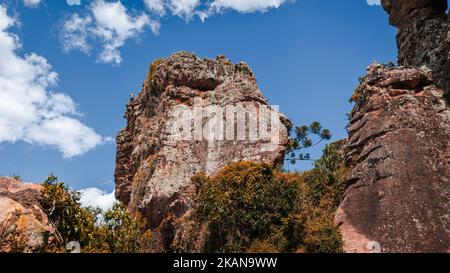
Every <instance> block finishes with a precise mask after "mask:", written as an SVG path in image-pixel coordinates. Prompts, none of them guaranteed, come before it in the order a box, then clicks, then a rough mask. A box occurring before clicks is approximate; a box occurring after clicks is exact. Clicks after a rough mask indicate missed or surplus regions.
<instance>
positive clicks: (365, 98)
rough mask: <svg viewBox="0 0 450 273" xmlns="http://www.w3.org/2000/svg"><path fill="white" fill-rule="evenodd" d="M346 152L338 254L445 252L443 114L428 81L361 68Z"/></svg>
mask: <svg viewBox="0 0 450 273" xmlns="http://www.w3.org/2000/svg"><path fill="white" fill-rule="evenodd" d="M357 92H359V95H358V96H357V97H358V99H357V101H356V106H355V108H354V109H353V111H352V112H351V122H350V127H349V128H348V132H349V138H348V143H347V144H346V145H347V146H346V148H345V153H346V161H347V164H348V165H350V166H351V167H352V171H351V174H350V175H349V176H348V186H349V187H348V189H347V191H346V195H345V198H344V200H343V202H342V203H341V206H340V207H339V210H338V212H337V213H336V218H335V220H336V224H338V225H340V230H341V232H342V236H343V240H344V242H345V246H344V249H345V251H347V252H371V251H372V249H371V248H372V247H374V246H376V245H377V244H378V243H379V244H380V245H381V251H383V252H448V251H450V137H449V136H450V110H449V109H448V106H447V105H446V101H445V99H444V98H443V94H444V92H443V90H442V89H439V88H438V87H436V86H435V85H434V84H433V81H432V78H431V75H428V74H427V73H426V72H424V71H422V70H420V69H417V68H409V67H400V68H396V69H385V68H383V66H381V65H372V66H370V67H369V68H368V75H367V76H366V78H365V80H364V81H363V83H362V84H361V86H360V87H359V88H358V89H357Z"/></svg>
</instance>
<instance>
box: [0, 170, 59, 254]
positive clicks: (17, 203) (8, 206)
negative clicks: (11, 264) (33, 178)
mask: <svg viewBox="0 0 450 273" xmlns="http://www.w3.org/2000/svg"><path fill="white" fill-rule="evenodd" d="M41 198H42V197H41V186H39V185H37V184H26V183H22V182H20V181H17V180H15V179H12V178H6V177H0V252H10V251H18V252H34V251H36V250H37V249H38V248H39V247H41V246H42V244H43V240H44V238H43V236H44V233H45V232H49V233H50V234H53V233H54V232H55V229H54V228H53V227H52V225H51V224H50V223H49V221H48V218H47V215H46V214H45V213H44V211H43V210H42V208H41V206H40V200H41Z"/></svg>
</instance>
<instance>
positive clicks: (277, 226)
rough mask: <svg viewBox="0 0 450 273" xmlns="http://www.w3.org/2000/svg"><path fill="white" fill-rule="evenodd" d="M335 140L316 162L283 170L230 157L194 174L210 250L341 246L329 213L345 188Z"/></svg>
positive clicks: (196, 209) (300, 249) (298, 249)
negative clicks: (209, 171) (211, 170)
mask: <svg viewBox="0 0 450 273" xmlns="http://www.w3.org/2000/svg"><path fill="white" fill-rule="evenodd" d="M340 162H342V158H341V155H340V153H339V149H338V145H337V144H332V145H328V146H327V147H326V148H325V150H324V155H323V156H322V158H321V159H319V160H318V161H317V162H316V163H315V168H314V169H313V170H311V171H308V172H305V173H287V172H283V171H280V170H278V169H274V168H272V167H271V166H269V165H267V164H260V163H251V162H241V163H234V164H231V165H229V166H227V167H225V168H224V169H223V170H221V171H220V172H219V173H218V174H217V175H215V176H213V177H208V176H206V175H205V174H198V175H196V176H195V177H193V182H194V183H195V185H196V186H197V197H196V202H195V204H196V205H195V207H194V217H196V219H197V220H198V221H203V222H205V223H209V229H210V235H209V237H208V238H207V242H206V250H207V251H209V252H243V251H247V252H341V251H342V241H341V238H340V234H339V232H338V230H337V229H336V228H335V227H334V225H333V215H334V211H335V210H336V208H337V206H338V204H339V202H340V199H341V198H342V195H343V191H344V183H343V181H344V179H343V177H344V174H345V168H344V167H343V165H342V164H340Z"/></svg>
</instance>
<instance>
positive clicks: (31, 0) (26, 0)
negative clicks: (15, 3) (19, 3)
mask: <svg viewBox="0 0 450 273" xmlns="http://www.w3.org/2000/svg"><path fill="white" fill-rule="evenodd" d="M40 3H41V0H23V4H24V5H25V6H27V7H32V8H35V7H37V6H39V4H40Z"/></svg>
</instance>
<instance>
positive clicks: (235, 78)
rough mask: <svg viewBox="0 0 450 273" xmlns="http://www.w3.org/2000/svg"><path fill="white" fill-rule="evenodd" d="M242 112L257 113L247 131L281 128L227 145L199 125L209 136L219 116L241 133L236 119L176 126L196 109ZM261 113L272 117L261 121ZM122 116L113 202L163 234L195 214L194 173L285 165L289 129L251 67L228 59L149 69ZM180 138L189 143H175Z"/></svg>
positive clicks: (188, 60)
mask: <svg viewBox="0 0 450 273" xmlns="http://www.w3.org/2000/svg"><path fill="white" fill-rule="evenodd" d="M237 105H240V106H243V107H245V108H246V109H254V110H255V111H253V112H251V114H250V115H248V116H247V118H244V119H243V120H244V122H245V123H246V124H247V125H248V124H250V121H256V120H257V119H258V121H259V123H260V124H263V123H265V124H269V127H270V126H271V125H270V123H271V121H272V119H274V120H276V121H278V123H280V125H279V129H277V128H275V127H273V130H272V131H271V132H270V133H269V136H268V137H269V138H268V139H263V138H260V139H256V140H253V139H250V137H249V136H248V135H247V137H245V139H239V138H238V137H237V135H233V138H232V139H231V140H229V139H228V138H227V137H226V133H225V131H226V130H227V129H224V130H225V131H224V132H223V133H225V135H224V134H223V133H220V132H219V134H220V135H222V136H223V137H224V140H220V139H214V140H211V139H208V138H207V136H205V135H204V136H205V137H204V138H200V139H199V138H197V137H196V131H195V130H196V129H197V128H198V126H200V132H201V128H202V127H203V129H204V130H207V128H208V126H207V125H208V124H213V123H214V122H216V121H217V120H215V117H219V120H223V122H224V123H225V124H226V123H227V122H232V123H233V124H234V125H233V127H234V126H239V125H237V124H235V123H234V119H235V118H234V117H233V118H227V117H224V118H223V119H222V118H221V115H220V114H217V113H215V114H212V115H208V114H205V112H204V113H203V118H201V119H200V122H199V123H194V124H193V126H192V128H187V130H186V129H185V128H182V127H178V126H179V125H180V123H181V121H182V120H183V118H182V114H181V112H180V111H179V110H180V109H181V110H182V111H185V110H187V111H191V113H193V115H197V114H196V112H195V111H196V110H195V109H197V108H196V107H197V106H201V107H202V110H203V111H206V112H207V111H208V110H207V109H213V107H218V108H220V109H226V107H229V106H230V107H234V106H237ZM264 109H266V110H267V112H268V113H269V114H271V117H272V118H268V117H267V116H264V115H263V114H262V113H263V110H264ZM238 112H239V111H238ZM241 112H243V111H241ZM125 117H126V118H127V120H128V122H127V126H126V127H125V128H124V129H123V130H121V131H120V133H119V135H118V136H117V158H116V172H115V180H116V197H117V199H118V200H120V201H122V202H123V203H124V204H126V205H127V206H128V207H129V209H130V210H132V211H140V212H141V213H142V214H143V216H144V217H145V218H146V219H147V220H148V224H149V226H150V227H151V228H153V229H155V228H159V230H165V229H163V228H161V227H160V225H161V223H162V222H163V220H164V219H165V218H167V217H168V215H170V217H173V219H177V218H180V217H182V216H183V215H184V214H185V213H186V212H187V211H188V210H189V208H190V207H191V205H192V200H191V198H190V197H189V196H190V194H189V190H190V189H191V187H190V179H191V177H192V176H193V175H194V174H196V173H197V172H200V171H203V172H206V173H207V174H213V173H214V172H216V171H217V170H219V169H221V168H222V167H224V166H225V165H227V164H229V163H231V162H237V161H257V162H266V163H270V164H279V163H281V162H283V158H284V152H285V149H286V145H287V143H288V127H289V126H290V123H289V121H288V120H287V119H286V118H285V117H284V116H283V115H282V114H280V113H278V112H277V111H276V109H273V108H272V107H270V106H269V105H268V103H267V101H266V99H265V98H264V96H263V95H262V94H261V92H260V90H259V89H258V86H257V84H256V78H255V76H254V75H253V73H252V71H251V70H250V68H249V67H248V66H247V64H245V63H239V64H233V63H231V62H230V61H229V60H228V59H226V58H225V57H223V56H219V57H217V58H216V59H200V58H198V57H197V56H195V55H193V54H190V53H185V52H181V53H176V54H174V55H172V56H170V57H169V58H167V59H160V60H157V61H155V62H154V63H153V64H152V65H151V66H150V71H149V73H148V75H147V79H146V80H145V82H144V85H143V87H142V90H141V92H140V93H139V94H138V96H137V97H132V99H131V101H130V103H129V104H128V105H127V110H126V113H125ZM237 119H238V116H237V117H236V120H237ZM241 120H242V119H241ZM189 124H191V123H190V122H189ZM174 125H175V126H174ZM220 127H221V128H224V127H222V126H220ZM173 128H175V130H173ZM177 128H178V129H177ZM216 128H218V127H216ZM226 128H231V127H226ZM234 129H238V128H236V127H234ZM204 132H205V131H204ZM181 134H186V135H189V136H191V137H192V138H190V139H189V138H186V137H182V138H181V139H177V136H180V135H181ZM275 135H278V136H279V140H278V141H276V142H273V141H271V139H270V138H271V137H274V136H275ZM173 222H175V220H173ZM166 233H170V232H166ZM159 245H161V243H159ZM166 245H167V244H166Z"/></svg>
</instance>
